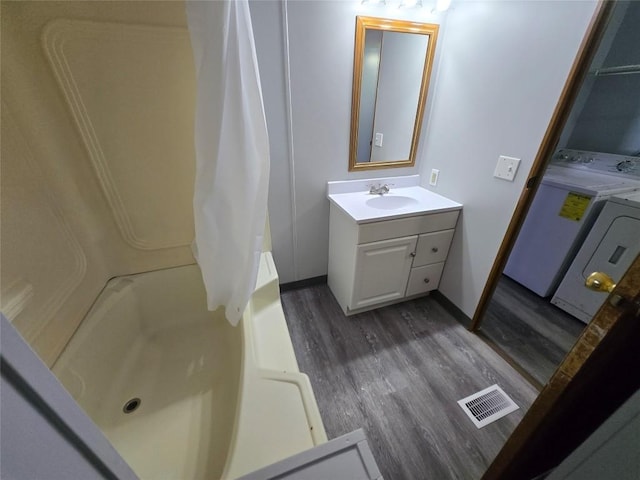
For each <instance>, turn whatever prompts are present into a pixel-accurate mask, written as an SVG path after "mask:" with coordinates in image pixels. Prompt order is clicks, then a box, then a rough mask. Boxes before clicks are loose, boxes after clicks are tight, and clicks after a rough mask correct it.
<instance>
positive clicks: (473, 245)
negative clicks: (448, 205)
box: [421, 1, 595, 316]
mask: <svg viewBox="0 0 640 480" xmlns="http://www.w3.org/2000/svg"><path fill="white" fill-rule="evenodd" d="M594 9H595V2H593V1H582V2H574V1H553V2H545V1H536V2H528V1H513V2H495V1H462V2H460V1H459V2H454V4H453V8H452V9H451V10H450V11H449V13H448V17H447V28H446V31H445V32H444V35H443V36H442V37H443V38H441V40H442V44H441V45H440V47H441V52H440V54H441V56H442V59H441V63H440V66H439V72H438V76H437V80H436V84H435V89H434V90H435V97H434V102H433V105H432V108H433V112H432V118H431V121H430V128H429V129H428V131H427V135H426V136H425V137H424V140H423V141H424V142H426V145H424V146H423V158H422V163H421V174H422V178H423V180H422V182H423V184H424V186H425V187H427V188H430V189H431V190H434V191H435V192H437V193H440V194H442V195H445V196H447V197H449V198H451V199H453V200H456V201H458V202H461V203H463V204H464V209H463V214H462V216H461V219H460V221H459V223H458V230H457V232H456V235H455V238H454V241H453V245H452V248H451V251H450V254H449V259H448V261H447V266H446V268H445V271H444V274H443V278H442V282H441V284H440V291H441V292H442V293H443V294H444V295H445V296H446V297H447V298H449V300H451V301H452V302H453V303H454V304H455V305H456V306H457V307H459V308H460V309H461V310H462V311H463V312H464V313H465V314H466V315H468V316H472V315H473V313H474V311H475V308H476V306H477V304H478V300H479V298H480V295H481V293H482V289H483V288H484V285H485V283H486V281H487V278H488V275H489V271H490V269H491V266H492V264H493V261H494V259H495V256H496V254H497V251H498V248H499V246H500V243H501V241H502V239H503V237H504V234H505V232H506V228H507V225H508V223H509V220H510V218H511V216H512V214H513V211H514V208H515V205H516V203H517V200H518V197H519V195H520V193H521V191H522V188H523V186H524V183H525V181H526V178H527V173H528V172H529V170H530V168H531V165H532V163H533V160H534V158H535V155H536V153H537V150H538V148H539V146H540V143H541V141H542V138H543V135H544V133H545V130H546V128H547V126H548V124H549V121H550V119H551V115H552V113H553V110H554V108H555V106H556V103H557V101H558V99H559V96H560V93H561V90H562V87H563V85H564V83H565V80H566V78H567V75H568V73H569V70H570V67H571V65H572V63H573V61H574V58H575V56H576V54H577V51H578V48H579V45H580V42H581V41H582V38H583V36H584V34H585V31H586V28H587V26H588V24H589V22H590V20H591V17H592V15H593V12H594ZM502 154H504V155H509V156H514V157H518V158H521V159H522V162H521V164H520V170H519V172H518V174H517V176H516V179H515V181H514V182H513V183H511V182H506V181H503V180H498V179H496V178H494V177H493V171H494V169H495V165H496V162H497V160H498V156H499V155H502ZM432 168H437V169H439V170H440V177H439V183H438V185H437V186H436V187H429V186H428V185H427V179H428V174H429V172H430V171H431V169H432Z"/></svg>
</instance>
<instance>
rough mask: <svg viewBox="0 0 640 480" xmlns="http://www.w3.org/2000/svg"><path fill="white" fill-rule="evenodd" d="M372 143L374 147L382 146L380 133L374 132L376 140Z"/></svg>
mask: <svg viewBox="0 0 640 480" xmlns="http://www.w3.org/2000/svg"><path fill="white" fill-rule="evenodd" d="M374 145H375V146H376V147H381V146H382V134H381V133H376V141H375V143H374Z"/></svg>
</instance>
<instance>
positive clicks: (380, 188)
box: [369, 183, 391, 195]
mask: <svg viewBox="0 0 640 480" xmlns="http://www.w3.org/2000/svg"><path fill="white" fill-rule="evenodd" d="M389 185H391V184H387V183H385V184H384V185H382V184H380V183H378V184H373V185H369V187H370V189H369V193H370V194H371V195H384V194H385V193H389Z"/></svg>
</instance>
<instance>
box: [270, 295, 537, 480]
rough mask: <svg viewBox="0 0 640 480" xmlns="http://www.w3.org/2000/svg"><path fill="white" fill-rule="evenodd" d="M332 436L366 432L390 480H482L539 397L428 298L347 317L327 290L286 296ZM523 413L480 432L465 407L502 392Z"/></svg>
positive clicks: (297, 343)
mask: <svg viewBox="0 0 640 480" xmlns="http://www.w3.org/2000/svg"><path fill="white" fill-rule="evenodd" d="M282 303H283V307H284V311H285V315H286V317H287V322H288V324H289V330H290V332H291V337H292V340H293V345H294V349H295V351H296V355H297V358H298V363H299V365H300V370H301V371H303V372H305V373H307V374H308V375H309V378H310V379H311V384H312V386H313V389H314V393H315V396H316V399H317V401H318V407H319V408H320V413H321V415H322V418H323V421H324V426H325V429H326V431H327V434H328V436H329V438H335V437H337V436H339V435H342V434H345V433H348V432H350V431H352V430H355V429H356V428H360V427H361V428H363V429H364V430H365V433H366V435H367V437H368V440H369V444H370V446H371V449H372V450H373V454H374V456H375V458H376V461H377V463H378V466H379V467H380V470H381V472H382V474H383V475H384V477H385V478H386V479H387V480H395V479H398V480H402V479H416V480H427V479H432V480H447V479H456V480H465V479H470V480H475V479H479V478H480V477H481V476H482V473H483V472H484V471H485V470H486V468H487V466H488V465H489V463H490V462H491V460H492V459H493V457H494V456H495V455H496V454H497V452H498V451H499V449H500V448H501V447H502V445H503V443H504V441H505V440H506V438H507V437H508V436H509V434H510V433H511V431H512V430H513V429H514V428H515V426H516V424H517V423H518V422H519V421H520V419H521V418H522V416H523V414H524V412H525V411H526V409H527V408H528V407H529V406H530V404H531V402H532V401H533V400H534V398H535V397H536V395H537V390H535V389H534V388H533V387H532V386H531V384H530V383H528V382H526V381H525V380H524V379H523V378H522V377H521V376H520V375H519V374H518V373H517V372H516V371H515V370H513V368H512V367H510V366H509V365H508V364H507V363H506V362H505V361H504V360H503V359H502V358H501V357H499V356H498V355H497V354H496V353H495V352H494V351H493V350H492V349H491V348H489V347H488V346H487V345H486V343H485V342H484V341H482V340H481V339H479V338H478V337H477V336H476V335H474V334H472V333H470V332H469V331H467V330H466V329H465V328H464V327H463V326H462V325H461V324H460V323H458V322H457V321H456V320H455V319H454V318H453V317H452V316H451V315H450V314H449V313H448V312H447V311H446V310H444V308H443V307H442V306H441V305H440V304H438V303H437V302H436V301H435V300H433V299H431V298H429V297H426V298H422V299H418V300H414V301H410V302H405V303H402V304H398V305H394V306H390V307H385V308H382V309H379V310H375V311H372V312H367V313H362V314H359V315H354V316H352V317H345V316H344V315H343V313H342V311H341V310H340V307H339V306H338V304H337V302H336V301H335V299H334V298H333V295H332V294H331V292H330V290H329V288H328V287H327V285H326V284H325V285H316V286H313V287H306V288H303V289H298V290H292V291H288V292H285V293H283V294H282ZM496 383H497V384H498V385H500V386H501V387H502V388H503V389H504V390H505V392H506V393H507V394H508V395H509V396H511V398H513V400H514V401H515V402H516V403H517V404H518V405H519V406H520V410H517V411H516V412H513V413H511V414H509V415H507V416H506V417H503V418H502V419H499V420H497V421H496V422H494V423H492V424H490V425H487V426H486V427H484V428H482V429H476V427H475V426H474V425H473V423H472V422H471V421H470V420H469V419H468V417H467V416H466V415H465V414H464V412H463V411H462V410H461V409H460V407H459V406H458V404H457V403H456V402H457V400H460V399H461V398H464V397H466V396H468V395H471V394H473V393H475V392H477V391H479V390H481V389H484V388H486V387H488V386H491V385H493V384H496Z"/></svg>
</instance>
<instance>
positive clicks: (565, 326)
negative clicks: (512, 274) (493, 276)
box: [480, 275, 586, 385]
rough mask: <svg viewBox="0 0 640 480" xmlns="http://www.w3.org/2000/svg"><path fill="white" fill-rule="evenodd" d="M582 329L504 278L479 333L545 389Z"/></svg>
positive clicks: (579, 324) (582, 327) (548, 303)
mask: <svg viewBox="0 0 640 480" xmlns="http://www.w3.org/2000/svg"><path fill="white" fill-rule="evenodd" d="M585 326H586V325H585V324H584V323H582V322H581V321H580V320H578V319H576V318H574V317H572V316H571V315H569V314H568V313H566V312H565V311H563V310H561V309H559V308H558V307H556V306H555V305H553V304H551V303H550V302H549V300H545V299H543V298H541V297H539V296H538V295H536V294H535V293H533V292H531V291H530V290H528V289H527V288H525V287H523V286H522V285H520V284H519V283H517V282H515V281H513V280H511V279H510V278H509V277H506V276H504V275H503V276H502V277H501V279H500V281H499V282H498V288H497V289H496V292H495V293H494V295H493V297H492V299H491V302H490V303H489V308H488V310H487V313H486V314H485V317H484V319H483V321H482V324H481V327H480V330H481V332H482V333H483V334H484V335H486V336H487V337H488V338H489V339H490V340H491V341H492V342H494V343H495V344H496V345H497V346H498V347H499V348H500V349H501V350H503V351H504V352H505V353H506V354H507V355H509V357H511V358H512V359H513V361H515V362H516V363H517V364H518V365H520V366H521V367H522V368H523V369H524V370H525V371H526V372H527V373H529V374H530V375H531V376H532V377H533V378H535V379H536V380H537V381H538V382H540V384H542V385H544V384H546V383H547V381H548V380H549V378H550V377H551V375H552V374H553V372H554V371H555V370H556V368H557V367H558V365H559V364H560V362H561V361H562V359H563V358H564V357H565V355H566V354H567V352H568V351H569V350H570V349H571V347H573V344H574V343H575V342H576V340H577V338H578V336H579V335H580V334H581V333H582V330H584V327H585Z"/></svg>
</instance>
